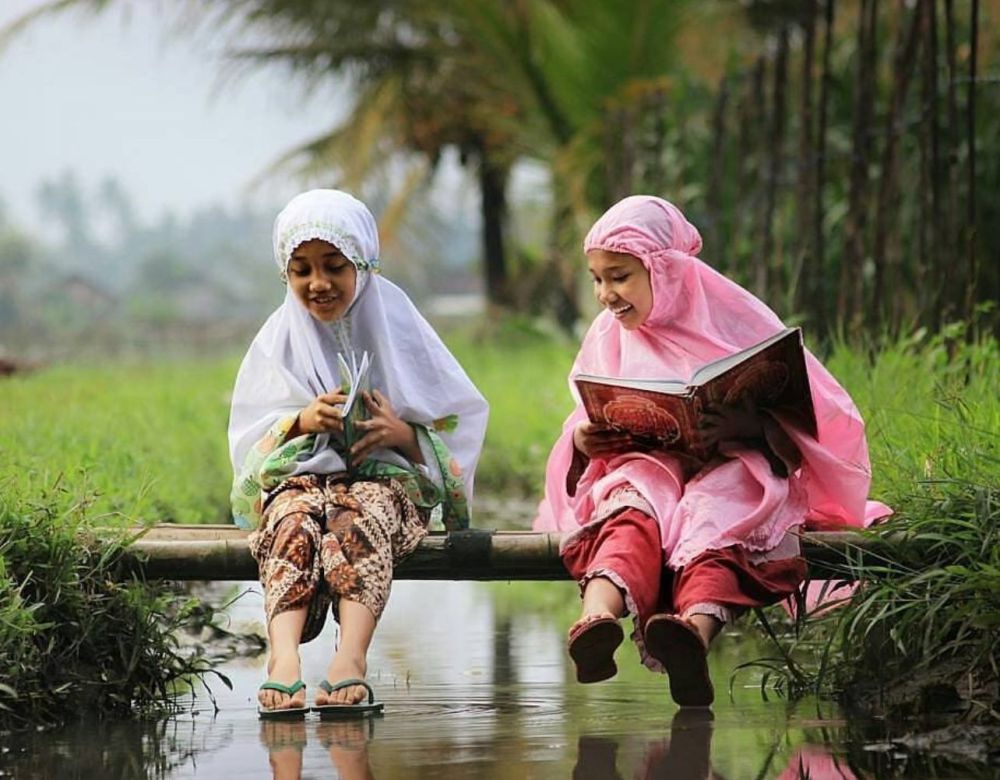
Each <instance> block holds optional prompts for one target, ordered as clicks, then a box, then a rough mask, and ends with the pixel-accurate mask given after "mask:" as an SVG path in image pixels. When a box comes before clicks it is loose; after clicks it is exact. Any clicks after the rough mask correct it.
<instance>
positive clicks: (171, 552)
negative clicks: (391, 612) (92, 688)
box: [124, 524, 871, 581]
mask: <svg viewBox="0 0 1000 780" xmlns="http://www.w3.org/2000/svg"><path fill="white" fill-rule="evenodd" d="M139 533H141V536H140V537H139V538H138V539H137V540H136V541H135V542H134V543H133V544H132V545H130V546H129V548H128V552H127V554H126V556H125V560H124V565H125V568H126V570H127V571H128V572H130V573H136V574H141V575H143V576H145V577H146V578H147V579H163V580H256V579H257V564H256V562H255V561H254V560H253V558H252V557H251V555H250V549H249V546H248V544H247V536H248V532H247V531H243V530H241V529H239V528H236V527H235V526H232V525H172V524H163V525H156V526H151V527H150V528H148V529H146V530H145V531H144V532H139ZM560 539H561V534H555V533H533V532H530V531H488V530H478V529H470V530H467V531H452V532H449V533H431V534H429V535H428V536H426V537H425V538H424V539H423V540H421V542H420V544H419V546H418V547H417V549H416V550H415V551H414V553H413V554H412V555H410V556H409V557H408V558H407V559H406V560H404V561H403V562H402V563H400V564H399V566H398V567H397V568H396V572H395V577H396V578H397V579H403V580H500V581H505V580H566V579H569V574H568V573H567V572H566V569H565V568H564V567H563V565H562V561H561V560H560V558H559V541H560ZM870 548H871V544H870V541H868V540H867V539H866V538H865V537H862V536H861V535H859V534H854V533H809V534H805V535H804V536H803V538H802V553H803V555H804V556H805V557H806V559H807V561H808V562H809V567H810V573H811V574H812V576H813V577H815V578H831V577H835V578H837V579H846V578H847V577H845V567H846V564H847V563H848V561H857V560H859V559H860V557H861V555H862V554H864V553H866V552H870Z"/></svg>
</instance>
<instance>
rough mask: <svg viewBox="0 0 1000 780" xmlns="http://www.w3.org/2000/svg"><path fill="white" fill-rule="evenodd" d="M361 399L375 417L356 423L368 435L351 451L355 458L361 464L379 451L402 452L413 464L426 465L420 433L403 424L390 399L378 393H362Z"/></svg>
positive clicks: (359, 440)
mask: <svg viewBox="0 0 1000 780" xmlns="http://www.w3.org/2000/svg"><path fill="white" fill-rule="evenodd" d="M361 399H362V400H363V401H364V403H365V406H366V407H367V408H368V413H369V414H370V415H371V417H370V418H369V419H367V420H361V421H359V422H358V423H356V424H355V425H356V427H357V429H358V430H359V431H362V432H363V433H364V435H363V436H362V437H361V438H360V439H358V440H357V441H356V442H355V443H354V446H353V447H351V458H352V459H353V461H354V462H355V463H360V462H361V461H362V460H364V459H365V458H367V457H368V456H369V455H371V454H372V452H374V451H375V450H376V449H378V448H380V447H384V448H386V449H395V450H398V451H399V452H400V453H401V454H402V455H403V457H405V458H406V459H407V460H409V461H410V462H411V463H422V462H423V455H422V454H421V452H420V445H419V444H418V443H417V433H416V431H414V430H413V427H412V426H411V425H410V424H409V423H408V422H406V421H405V420H401V419H400V418H399V416H398V415H397V414H396V411H395V410H394V409H393V408H392V404H391V403H389V399H388V398H386V397H385V396H384V395H382V393H380V392H379V391H378V390H373V391H372V392H370V393H368V392H365V393H362V394H361Z"/></svg>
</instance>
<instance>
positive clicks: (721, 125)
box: [705, 76, 729, 257]
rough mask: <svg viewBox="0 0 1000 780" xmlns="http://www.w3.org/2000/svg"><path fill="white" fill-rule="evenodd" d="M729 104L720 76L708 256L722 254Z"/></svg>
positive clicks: (710, 180) (710, 185)
mask: <svg viewBox="0 0 1000 780" xmlns="http://www.w3.org/2000/svg"><path fill="white" fill-rule="evenodd" d="M728 104H729V78H728V76H723V77H722V81H721V82H720V83H719V94H718V97H717V98H716V101H715V110H714V111H713V112H712V159H711V161H710V163H709V164H710V165H711V171H710V172H709V178H708V193H707V197H706V199H705V200H706V205H707V206H708V220H709V222H708V226H709V227H708V236H707V238H708V245H709V246H710V247H711V252H710V255H711V256H714V257H723V256H725V255H726V254H727V253H726V252H725V251H724V248H723V244H724V243H725V235H726V230H725V224H724V216H723V215H724V214H725V208H726V207H725V196H724V193H723V189H724V187H725V181H726V107H727V106H728Z"/></svg>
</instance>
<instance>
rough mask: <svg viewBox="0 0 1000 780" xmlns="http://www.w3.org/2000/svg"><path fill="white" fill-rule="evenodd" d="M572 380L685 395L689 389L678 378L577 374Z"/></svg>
mask: <svg viewBox="0 0 1000 780" xmlns="http://www.w3.org/2000/svg"><path fill="white" fill-rule="evenodd" d="M574 380H580V381H583V382H592V383H593V384H598V385H609V386H611V387H628V388H632V389H633V390H648V391H650V392H653V393H667V394H668V395H686V394H687V393H688V391H689V390H690V389H691V388H690V387H689V386H688V384H687V383H686V382H682V381H680V380H679V379H620V378H618V377H613V376H598V375H596V374H577V375H576V376H575V377H574Z"/></svg>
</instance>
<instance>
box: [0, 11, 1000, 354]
mask: <svg viewBox="0 0 1000 780" xmlns="http://www.w3.org/2000/svg"><path fill="white" fill-rule="evenodd" d="M128 5H129V3H128V2H127V1H126V0H56V1H55V2H51V3H49V4H47V5H45V6H43V7H42V9H41V10H39V11H36V12H33V13H31V14H29V15H28V16H27V17H25V18H24V19H23V20H21V21H20V22H17V23H15V24H13V25H12V26H10V27H9V28H8V29H7V30H6V32H5V36H6V37H7V38H8V39H10V38H11V37H13V36H16V35H17V34H18V31H19V30H21V29H23V28H24V26H26V25H29V24H30V23H33V22H36V21H37V20H38V19H44V18H45V16H46V14H48V13H53V12H57V11H64V10H66V9H77V10H81V9H82V10H84V11H87V12H94V13H102V12H107V11H109V10H111V9H115V8H119V7H126V8H127V6H128ZM163 8H164V9H165V19H166V18H167V17H168V16H169V17H171V18H172V20H173V22H172V23H174V26H175V28H176V31H175V33H174V34H176V35H185V34H192V35H193V34H195V33H196V32H197V31H198V30H199V29H201V30H202V31H204V30H211V31H212V35H213V36H219V37H220V38H221V39H223V40H224V41H225V42H226V48H227V51H228V52H229V54H230V56H231V63H232V67H233V68H234V69H235V72H236V73H238V74H241V75H242V76H243V77H244V78H253V75H254V73H256V72H258V71H259V70H260V69H262V68H279V69H284V72H286V73H287V74H288V76H289V78H290V79H293V80H295V81H296V82H297V83H299V84H300V85H301V86H303V87H305V88H309V87H310V86H313V87H315V86H318V85H321V84H324V83H326V82H333V81H336V82H337V83H343V82H344V81H346V82H347V83H349V84H350V85H351V94H352V100H353V104H352V107H351V110H350V111H349V112H348V116H347V119H346V120H345V121H343V122H341V123H339V124H337V125H336V126H333V127H331V128H330V130H329V132H328V133H325V134H323V135H322V136H321V137H318V138H316V139H314V140H313V141H311V142H309V143H307V144H305V145H303V146H302V147H300V148H297V149H290V150H285V151H284V153H283V154H281V155H280V156H277V154H278V153H277V150H276V160H275V166H277V167H280V168H287V167H291V168H292V169H294V170H296V171H298V172H299V173H300V174H301V175H302V177H303V181H304V182H311V183H320V184H322V185H324V186H340V187H344V188H347V189H351V190H354V191H357V192H359V193H360V194H361V195H362V197H364V198H366V199H367V200H368V201H369V202H371V203H372V205H373V207H374V209H375V210H376V212H377V213H378V216H379V220H380V225H381V228H382V232H383V238H384V241H385V244H386V256H387V269H388V270H387V273H388V275H390V276H391V277H392V278H394V279H397V280H399V281H400V282H401V283H402V284H403V285H404V286H405V287H407V289H408V290H410V291H411V293H412V294H413V295H414V296H415V297H416V298H417V299H418V300H419V301H422V302H426V301H428V300H430V299H434V298H435V297H437V298H440V296H448V295H454V294H456V293H463V294H469V293H477V292H478V293H481V294H482V295H484V297H485V299H486V301H487V302H488V304H489V307H490V308H489V311H490V312H491V313H496V312H498V311H500V312H504V311H508V312H515V313H518V314H527V315H530V316H538V317H543V318H546V319H549V320H550V321H554V322H557V323H558V324H559V325H560V326H561V327H562V328H563V329H564V330H567V331H572V330H573V329H574V327H578V326H579V325H580V323H581V322H582V321H583V320H585V319H587V315H588V314H589V313H590V310H589V309H588V301H587V296H586V295H584V294H582V291H583V290H585V274H584V273H582V268H581V262H580V259H581V258H580V250H579V246H580V241H581V239H582V236H583V233H584V232H585V230H586V229H587V227H589V224H590V223H591V222H592V220H593V219H594V218H595V217H596V215H598V214H599V213H600V212H601V211H602V210H603V209H604V208H606V207H607V206H608V205H610V204H611V203H612V202H614V201H615V200H616V199H618V198H620V197H622V196H624V195H626V194H629V193H634V192H646V193H654V194H659V195H663V196H664V197H666V198H668V199H670V200H673V201H674V202H676V203H677V204H678V205H680V206H681V208H682V209H683V210H685V212H686V213H687V214H688V216H689V218H690V219H691V220H692V222H694V223H695V224H696V225H697V226H698V227H699V228H700V229H701V231H702V233H703V235H704V238H705V249H704V251H703V257H704V259H705V260H706V261H708V262H709V263H711V264H712V265H714V266H715V267H716V268H718V269H719V270H720V271H722V272H724V273H726V274H728V275H730V276H732V277H733V278H735V279H736V280H737V281H739V282H740V283H742V284H744V285H746V286H747V287H749V288H750V289H752V290H753V291H754V292H756V293H757V294H759V295H761V296H763V297H764V298H765V300H767V301H768V302H769V303H770V304H771V305H772V306H773V307H774V308H775V309H776V310H777V311H778V312H779V314H781V315H782V316H783V317H785V318H786V319H789V320H791V321H795V322H800V323H802V324H804V325H805V326H807V328H808V329H809V333H810V334H811V338H812V340H813V341H814V343H816V344H817V345H818V344H820V343H823V342H827V341H828V340H829V339H830V337H831V336H835V335H837V334H843V335H846V336H847V337H848V338H849V339H851V340H855V341H856V340H860V339H862V338H864V337H866V336H870V337H872V338H875V339H877V338H881V337H882V336H884V335H887V334H888V335H891V336H898V335H900V334H906V333H909V332H912V331H913V330H914V329H915V328H917V327H929V328H931V329H935V330H936V329H938V328H940V327H941V326H942V325H943V324H945V323H948V322H953V321H963V322H966V323H968V324H969V325H971V326H972V328H971V330H970V333H971V334H975V333H978V332H980V330H981V329H984V328H985V329H987V331H989V330H995V328H996V325H997V316H996V312H995V308H994V304H995V302H996V300H997V299H998V298H1000V270H998V269H1000V264H998V262H997V261H998V259H1000V244H998V239H997V234H996V231H993V230H989V229H987V228H986V227H985V226H987V225H990V224H992V222H993V221H994V220H995V218H996V217H997V216H998V214H997V211H998V208H1000V199H998V197H997V193H998V192H1000V187H998V184H1000V148H998V141H997V139H998V138H1000V110H998V108H1000V106H998V103H1000V89H998V86H997V85H998V80H997V77H996V51H997V44H998V37H1000V36H998V33H997V30H1000V27H998V26H997V25H996V23H995V22H996V20H997V18H998V16H1000V2H998V0H905V1H903V0H900V1H899V2H876V1H875V0H825V1H824V0H809V1H808V2H789V1H788V0H756V1H753V0H745V1H744V2H725V1H723V0H715V1H713V2H690V1H689V0H621V1H620V2H615V3H607V2H604V1H603V0H573V2H566V1H565V0H518V1H517V2H509V3H497V2H494V0H434V1H433V2H426V1H425V2H419V1H417V0H407V1H406V2H402V1H401V0H372V1H371V2H366V3H353V2H338V1H335V0H330V1H326V0H324V1H323V2H320V1H319V0H221V1H220V2H215V3H205V2H199V1H198V0H174V1H173V2H168V3H164V4H163ZM168 10H169V13H167V11H168ZM177 20H180V21H181V22H182V23H181V24H176V22H177ZM164 24H165V25H166V24H167V21H165V22H164ZM456 153H457V156H458V159H459V161H460V163H461V164H462V165H463V166H464V168H465V169H466V171H467V175H468V176H469V181H470V183H471V186H472V188H473V190H474V191H475V192H476V193H477V194H478V201H479V219H478V222H477V221H475V220H470V219H468V218H467V217H465V216H462V214H461V212H459V211H458V210H456V211H455V212H453V213H451V212H449V211H448V210H447V209H442V208H441V207H440V206H433V205H431V198H430V196H429V193H430V192H431V190H432V188H433V187H434V183H435V176H436V175H437V173H438V171H439V169H440V167H441V161H442V160H443V159H444V158H445V157H446V156H447V155H449V154H456ZM525 170H529V171H531V172H532V174H533V176H534V177H535V178H534V180H535V181H537V185H536V186H535V187H533V188H532V189H531V190H530V192H529V193H528V194H526V195H525V194H521V195H518V196H517V197H515V196H514V193H513V190H512V186H511V184H512V181H514V180H515V179H516V178H517V177H518V176H519V175H521V173H522V172H523V171H525ZM261 176H262V182H264V184H263V186H266V180H267V172H266V171H265V172H261ZM39 202H40V205H41V207H42V208H43V211H44V213H45V214H46V215H47V219H48V220H49V222H50V223H51V224H52V226H53V228H54V229H53V230H52V231H50V232H48V233H47V234H46V235H45V236H41V237H39V236H32V235H26V234H25V233H24V232H22V231H20V230H19V229H18V228H17V226H15V225H11V224H7V223H4V222H2V221H0V278H2V281H3V284H2V287H0V289H2V291H3V292H2V296H0V347H2V348H3V350H4V351H5V352H7V353H9V354H12V355H13V357H19V356H20V354H19V353H23V354H27V353H28V352H29V345H35V347H36V351H38V352H40V353H45V352H48V353H58V352H60V351H62V352H64V353H65V352H68V351H70V350H72V354H76V353H77V352H76V350H77V349H78V348H79V347H80V346H86V347H87V348H94V347H96V346H97V345H103V346H107V347H109V348H110V349H112V350H121V349H123V348H127V347H128V346H129V345H130V344H131V345H132V346H137V345H140V344H142V343H144V342H150V341H151V342H160V343H159V344H158V345H160V346H164V345H165V343H166V342H169V343H170V344H173V345H175V346H178V345H180V346H183V345H186V346H188V347H191V348H194V349H198V348H200V347H201V348H204V347H207V346H209V345H217V344H220V343H230V344H237V343H241V341H242V340H245V338H246V337H247V336H248V335H249V334H250V333H251V332H252V330H253V328H254V326H255V325H256V324H257V323H259V322H260V320H261V319H262V318H263V316H265V315H266V313H267V312H268V311H269V310H270V308H271V307H273V305H274V304H275V303H276V302H277V300H279V299H280V288H279V287H278V286H277V285H276V284H275V283H274V278H273V275H272V274H271V270H270V269H271V266H270V265H269V264H268V262H267V260H266V257H267V255H268V254H269V251H268V250H269V245H270V242H269V236H268V232H269V231H268V226H269V224H270V220H271V215H270V214H253V213H244V212H241V213H229V212H227V211H225V210H223V209H222V208H219V209H209V210H206V211H205V212H204V213H199V214H197V215H195V216H194V217H193V218H191V219H190V220H189V221H187V222H186V223H184V224H180V223H178V222H176V221H174V220H170V219H167V220H164V222H163V223H162V224H159V225H142V224H137V221H136V219H135V217H134V215H133V210H132V209H131V208H130V197H129V194H128V193H126V192H124V191H123V189H122V187H121V186H119V185H118V184H117V183H116V182H115V181H114V180H113V179H112V180H108V181H106V182H105V183H104V184H103V185H102V186H101V187H100V188H99V191H98V192H96V193H88V192H83V191H81V188H80V186H79V185H78V184H77V183H76V182H75V180H74V177H73V174H72V172H67V173H66V174H65V176H64V177H63V178H61V179H59V180H55V181H48V182H45V183H43V184H42V186H41V187H40V189H39ZM278 205H280V204H276V207H277V206H278ZM98 227H100V230H98ZM446 308H447V307H445V309H446ZM429 310H430V311H431V313H432V314H433V313H434V311H435V308H434V306H429ZM71 334H78V335H75V336H73V335H71ZM67 338H69V340H68V341H67Z"/></svg>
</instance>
